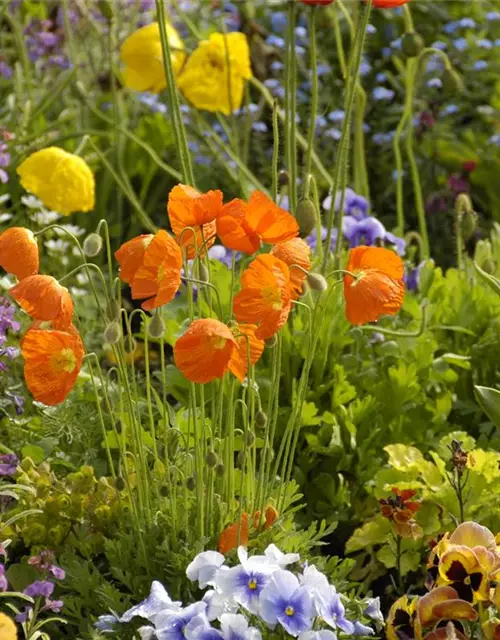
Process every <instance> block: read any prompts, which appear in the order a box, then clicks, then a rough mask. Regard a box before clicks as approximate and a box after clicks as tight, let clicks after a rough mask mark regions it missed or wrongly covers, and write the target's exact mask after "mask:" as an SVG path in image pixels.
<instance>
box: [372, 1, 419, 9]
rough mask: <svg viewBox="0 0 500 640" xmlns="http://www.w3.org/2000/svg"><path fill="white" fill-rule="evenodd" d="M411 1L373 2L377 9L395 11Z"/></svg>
mask: <svg viewBox="0 0 500 640" xmlns="http://www.w3.org/2000/svg"><path fill="white" fill-rule="evenodd" d="M409 1H410V0H373V6H374V7H375V8H376V9H395V8H396V7H401V6H402V5H403V4H406V3H407V2H409Z"/></svg>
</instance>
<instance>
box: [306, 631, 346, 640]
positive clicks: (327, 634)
mask: <svg viewBox="0 0 500 640" xmlns="http://www.w3.org/2000/svg"><path fill="white" fill-rule="evenodd" d="M299 640H337V636H336V635H335V634H334V633H333V631H330V630H329V629H321V630H320V631H303V632H302V633H301V634H300V636H299Z"/></svg>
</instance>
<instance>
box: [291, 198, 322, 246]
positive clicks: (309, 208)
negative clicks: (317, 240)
mask: <svg viewBox="0 0 500 640" xmlns="http://www.w3.org/2000/svg"><path fill="white" fill-rule="evenodd" d="M295 219H296V220H297V222H298V223H299V230H300V236H301V238H307V236H308V235H309V234H310V233H312V232H313V231H314V229H315V228H316V222H317V220H318V210H317V209H316V205H315V204H314V202H313V201H312V200H311V198H303V199H302V200H301V201H300V202H299V203H298V205H297V208H296V210H295Z"/></svg>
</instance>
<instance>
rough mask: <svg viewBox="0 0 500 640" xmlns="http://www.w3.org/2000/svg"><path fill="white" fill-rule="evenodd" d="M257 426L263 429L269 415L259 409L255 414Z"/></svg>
mask: <svg viewBox="0 0 500 640" xmlns="http://www.w3.org/2000/svg"><path fill="white" fill-rule="evenodd" d="M255 424H256V425H257V426H258V427H260V428H261V429H263V428H264V427H265V426H266V424H267V413H264V411H262V409H259V411H257V413H256V414H255Z"/></svg>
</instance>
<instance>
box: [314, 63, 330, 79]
mask: <svg viewBox="0 0 500 640" xmlns="http://www.w3.org/2000/svg"><path fill="white" fill-rule="evenodd" d="M331 71H332V68H331V66H330V65H329V64H325V63H324V62H320V63H319V64H318V66H317V67H316V73H317V74H318V76H326V75H327V74H329V73H331Z"/></svg>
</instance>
